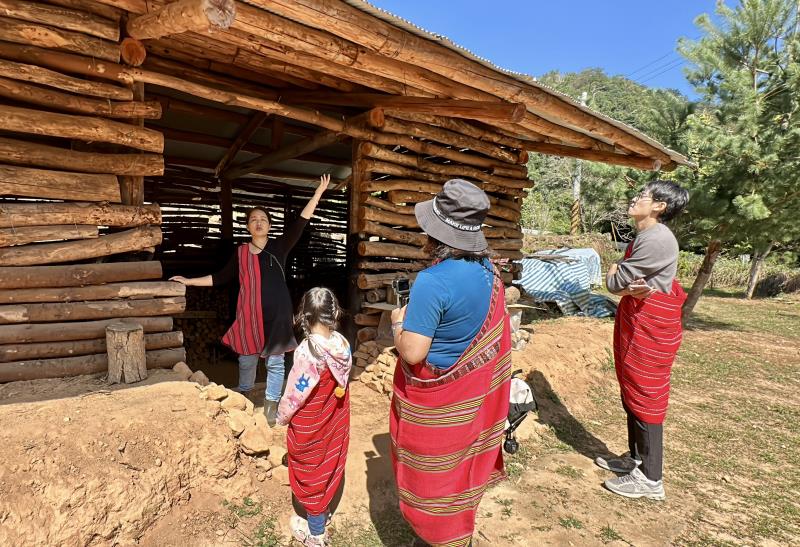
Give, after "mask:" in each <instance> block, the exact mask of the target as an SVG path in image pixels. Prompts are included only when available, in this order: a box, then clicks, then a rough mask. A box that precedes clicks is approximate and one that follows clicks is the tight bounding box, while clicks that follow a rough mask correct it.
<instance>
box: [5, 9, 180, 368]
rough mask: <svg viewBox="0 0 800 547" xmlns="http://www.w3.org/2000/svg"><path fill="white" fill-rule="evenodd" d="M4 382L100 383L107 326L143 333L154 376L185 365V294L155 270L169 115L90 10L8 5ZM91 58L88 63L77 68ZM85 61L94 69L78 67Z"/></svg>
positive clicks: (101, 16) (100, 15) (115, 21)
mask: <svg viewBox="0 0 800 547" xmlns="http://www.w3.org/2000/svg"><path fill="white" fill-rule="evenodd" d="M0 8H1V9H0V11H2V13H0V40H2V42H0V46H2V47H0V105H2V106H1V107H0V131H2V136H1V137H0V382H6V381H11V380H31V379H37V378H53V377H61V376H68V375H73V374H86V373H94V372H102V371H103V370H104V366H105V361H104V359H105V355H104V352H105V327H106V326H108V324H110V323H112V322H114V321H116V320H125V321H134V322H138V323H140V324H142V325H143V327H144V330H145V341H146V347H147V361H148V366H151V367H155V366H158V367H164V366H172V365H174V364H175V363H176V362H178V361H181V360H183V359H184V358H185V352H184V350H183V337H182V333H181V332H180V331H173V321H172V319H171V316H172V315H175V314H178V313H181V312H183V311H184V309H185V297H184V287H183V286H182V285H180V284H177V283H172V282H165V281H162V268H161V264H160V263H158V262H157V261H152V260H147V259H149V258H152V256H153V253H154V252H155V248H156V247H157V246H158V245H160V244H161V242H162V237H163V235H162V228H161V222H162V217H161V209H160V207H159V206H158V205H157V204H155V203H152V204H145V203H144V200H143V178H144V177H146V176H157V175H161V174H162V173H163V170H164V157H163V150H164V136H163V135H162V134H161V133H160V132H159V131H156V130H153V129H148V128H144V127H143V124H142V120H143V119H145V118H146V119H157V118H159V117H160V116H161V105H160V104H159V103H158V102H156V101H147V100H146V98H145V97H144V96H143V86H141V85H137V84H134V83H133V82H132V81H123V80H120V81H119V82H109V81H107V80H105V81H98V80H97V79H96V78H93V77H91V76H89V74H91V73H92V72H93V71H97V70H101V71H104V70H106V69H109V70H113V69H114V67H117V68H120V67H121V66H120V65H118V64H116V63H118V62H119V60H120V46H119V40H120V15H121V12H119V10H116V9H114V8H110V7H108V6H104V5H103V4H97V3H95V2H92V1H90V0H74V1H70V2H57V1H54V2H47V3H45V2H30V1H26V2H3V3H2V6H0ZM81 56H83V57H81ZM81 59H85V60H86V61H87V62H86V63H85V64H81V63H82V61H81Z"/></svg>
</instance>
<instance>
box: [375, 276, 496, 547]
mask: <svg viewBox="0 0 800 547" xmlns="http://www.w3.org/2000/svg"><path fill="white" fill-rule="evenodd" d="M510 381H511V326H510V322H509V316H508V312H507V311H506V307H505V291H504V289H503V284H502V282H501V281H499V279H497V278H496V279H495V283H494V288H493V290H492V301H491V304H490V306H489V312H488V315H487V317H486V320H485V321H484V323H483V326H482V327H481V329H480V331H479V332H478V335H477V336H476V337H475V339H474V340H473V341H472V342H471V343H470V345H469V346H468V347H467V349H466V350H465V351H464V353H463V354H462V355H461V357H460V358H459V359H458V361H457V362H456V363H455V364H454V365H453V366H452V367H451V368H449V369H447V370H444V371H441V370H437V369H435V368H434V367H432V366H431V365H429V364H427V363H422V364H418V365H414V366H409V365H407V364H406V363H404V362H403V361H402V359H399V360H398V363H397V367H396V369H395V376H394V398H393V401H392V412H391V416H390V422H389V431H390V434H391V438H392V464H393V466H394V472H395V477H396V480H397V489H398V495H399V498H400V510H401V512H402V514H403V516H404V517H405V519H406V520H407V521H408V523H409V524H410V525H411V526H412V527H413V528H414V531H415V532H416V533H417V535H419V537H420V538H422V539H423V540H425V541H426V542H428V543H429V544H431V545H433V546H447V547H463V546H466V545H468V544H469V542H470V539H471V537H472V534H473V531H474V528H475V517H476V514H477V510H478V504H479V503H480V501H481V497H482V496H483V494H484V492H485V491H486V489H487V488H488V487H490V486H491V485H493V484H494V483H496V482H498V481H500V480H502V479H504V478H505V470H504V467H503V454H502V441H503V429H504V426H505V421H506V417H507V415H508V404H509V395H510V385H511V384H510Z"/></svg>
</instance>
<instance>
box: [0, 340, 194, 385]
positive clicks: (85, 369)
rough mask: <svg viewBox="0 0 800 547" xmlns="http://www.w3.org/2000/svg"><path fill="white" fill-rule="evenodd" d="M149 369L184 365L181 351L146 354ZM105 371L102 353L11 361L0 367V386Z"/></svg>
mask: <svg viewBox="0 0 800 547" xmlns="http://www.w3.org/2000/svg"><path fill="white" fill-rule="evenodd" d="M145 361H146V363H147V368H148V369H156V368H171V367H173V366H175V364H176V363H179V362H181V361H186V350H184V349H183V348H173V349H159V350H153V351H148V352H146V353H145ZM107 370H108V355H107V354H105V353H101V354H95V355H84V356H81V357H62V358H58V359H39V360H35V361H13V362H11V363H2V364H0V382H17V381H24V380H42V379H45V378H65V377H68V376H80V375H83V374H99V373H103V372H106V371H107Z"/></svg>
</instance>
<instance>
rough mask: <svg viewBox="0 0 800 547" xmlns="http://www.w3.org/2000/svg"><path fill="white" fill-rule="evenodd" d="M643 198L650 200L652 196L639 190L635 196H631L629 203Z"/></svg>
mask: <svg viewBox="0 0 800 547" xmlns="http://www.w3.org/2000/svg"><path fill="white" fill-rule="evenodd" d="M643 199H649V200H651V201H652V199H653V198H652V196H648V195H647V194H645V193H644V192H639V193H638V194H636V195H635V196H633V197H632V198H631V203H636V202H637V201H641V200H643Z"/></svg>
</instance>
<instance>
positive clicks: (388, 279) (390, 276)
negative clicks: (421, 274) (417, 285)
mask: <svg viewBox="0 0 800 547" xmlns="http://www.w3.org/2000/svg"><path fill="white" fill-rule="evenodd" d="M416 277H417V274H416V273H409V272H392V273H385V274H365V273H362V274H358V277H357V278H356V284H357V285H358V288H359V289H362V290H367V289H381V288H385V287H386V286H387V285H391V284H392V281H394V280H395V279H409V280H412V281H413V280H414V279H416Z"/></svg>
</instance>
